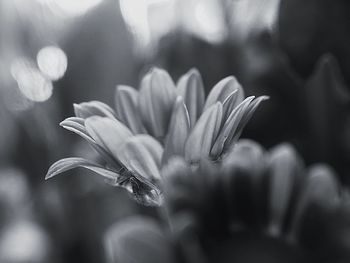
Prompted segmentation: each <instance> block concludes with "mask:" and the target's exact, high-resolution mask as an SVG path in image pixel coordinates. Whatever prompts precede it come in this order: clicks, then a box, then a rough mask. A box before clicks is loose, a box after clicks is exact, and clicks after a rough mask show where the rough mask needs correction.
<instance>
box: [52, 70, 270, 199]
mask: <svg viewBox="0 0 350 263" xmlns="http://www.w3.org/2000/svg"><path fill="white" fill-rule="evenodd" d="M266 98H267V97H265V96H261V97H258V98H256V99H255V97H254V96H251V97H248V98H246V99H244V92H243V89H242V87H241V86H240V84H239V83H238V82H237V80H236V79H235V78H234V77H232V76H231V77H227V78H225V79H223V80H221V81H220V82H219V83H218V84H216V85H215V87H214V88H213V89H212V91H211V92H210V94H209V95H208V97H207V99H206V100H205V96H204V88H203V83H202V80H201V76H200V74H199V72H198V71H197V70H195V69H192V70H190V71H189V72H188V73H187V74H185V75H184V76H182V77H181V78H180V80H179V81H178V84H177V88H176V87H175V84H174V82H173V81H172V79H171V77H170V76H169V75H168V73H167V72H166V71H164V70H161V69H157V68H156V69H153V70H151V71H150V72H149V73H148V74H147V75H146V76H145V77H144V78H143V80H142V82H141V89H140V91H136V90H135V89H133V88H131V87H128V86H118V87H117V90H116V111H114V110H113V109H112V108H110V107H109V106H108V105H106V104H104V103H102V102H98V101H91V102H85V103H81V104H76V105H74V110H75V115H76V117H72V118H68V119H66V120H64V121H63V122H62V123H61V126H62V127H64V128H66V129H67V130H70V131H73V132H75V133H77V134H78V135H80V136H81V137H83V138H84V139H86V140H87V141H88V142H89V143H90V145H91V146H92V147H93V148H94V149H95V150H96V151H97V152H98V153H99V154H100V155H101V157H102V158H103V160H104V162H95V161H89V160H86V159H83V158H67V159H62V160H60V161H58V162H56V163H55V164H53V165H52V166H51V167H50V169H49V171H48V173H47V175H46V178H51V177H53V176H55V175H57V174H59V173H62V172H65V171H67V170H70V169H73V168H76V167H84V168H87V169H90V170H92V171H94V172H95V173H98V174H100V175H102V176H103V177H105V178H106V179H108V180H109V181H110V182H111V183H112V184H113V185H117V186H122V187H125V188H126V189H128V190H129V191H130V192H132V193H133V195H134V196H135V198H136V199H137V200H139V201H141V202H143V203H146V204H153V205H154V204H160V202H161V196H162V195H161V192H162V189H161V181H162V178H161V176H160V172H159V170H160V169H161V167H162V166H163V164H166V163H167V161H168V160H169V158H170V157H172V156H182V157H184V158H185V159H186V161H187V162H188V163H190V164H191V165H194V166H196V165H197V164H198V162H199V161H200V160H201V159H203V158H209V159H211V160H213V161H218V160H221V159H222V158H223V157H224V156H225V155H226V154H227V152H229V150H230V149H231V148H232V146H233V145H234V143H235V142H236V141H237V139H238V137H239V136H240V134H241V132H242V130H243V128H244V126H245V125H246V124H247V122H248V121H249V119H250V118H251V117H252V115H253V113H254V112H255V110H256V109H257V107H258V105H259V104H260V103H261V102H262V101H263V100H265V99H266Z"/></svg>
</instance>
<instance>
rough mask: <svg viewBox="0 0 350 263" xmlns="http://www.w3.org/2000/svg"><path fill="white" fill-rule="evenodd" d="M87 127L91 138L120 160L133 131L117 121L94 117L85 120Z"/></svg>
mask: <svg viewBox="0 0 350 263" xmlns="http://www.w3.org/2000/svg"><path fill="white" fill-rule="evenodd" d="M85 127H86V130H87V131H88V133H89V134H90V135H91V137H92V138H93V139H94V140H95V141H96V142H97V143H98V144H99V145H100V146H102V147H103V148H104V149H106V150H107V151H108V152H110V153H111V154H112V156H113V157H114V158H115V159H116V160H118V154H119V152H120V148H121V146H122V145H123V144H124V143H125V140H126V139H128V138H129V137H131V136H132V133H131V131H130V130H129V129H128V128H127V127H126V126H125V125H124V124H123V123H121V122H120V121H118V120H117V119H111V118H105V117H98V116H93V117H90V118H88V119H86V120H85Z"/></svg>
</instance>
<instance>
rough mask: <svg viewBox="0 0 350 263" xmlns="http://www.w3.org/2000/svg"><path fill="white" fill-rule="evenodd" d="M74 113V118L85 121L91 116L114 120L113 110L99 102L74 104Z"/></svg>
mask: <svg viewBox="0 0 350 263" xmlns="http://www.w3.org/2000/svg"><path fill="white" fill-rule="evenodd" d="M73 106H74V113H75V116H76V117H79V118H82V119H87V118H89V117H91V116H95V115H96V116H101V117H109V118H115V112H114V110H113V109H112V108H111V107H109V106H108V105H107V104H105V103H103V102H101V101H89V102H82V103H79V104H74V105H73Z"/></svg>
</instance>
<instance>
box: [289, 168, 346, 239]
mask: <svg viewBox="0 0 350 263" xmlns="http://www.w3.org/2000/svg"><path fill="white" fill-rule="evenodd" d="M339 190H340V189H339V185H338V182H337V179H336V177H335V174H334V172H333V170H332V169H331V168H330V167H328V166H326V165H315V166H313V167H312V168H311V169H310V171H309V175H308V177H307V179H306V181H305V185H304V186H303V191H302V193H301V194H300V198H299V200H298V203H297V206H296V208H295V213H294V218H293V222H292V226H291V231H290V234H291V235H292V237H294V236H295V235H298V234H299V233H298V232H299V231H298V230H299V227H300V226H301V225H302V224H303V222H302V220H303V218H304V216H305V215H306V213H309V212H312V211H313V209H310V208H313V207H316V208H317V209H322V208H323V209H329V208H331V207H334V206H335V205H336V204H337V201H339Z"/></svg>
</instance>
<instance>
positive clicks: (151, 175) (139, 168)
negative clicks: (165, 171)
mask: <svg viewBox="0 0 350 263" xmlns="http://www.w3.org/2000/svg"><path fill="white" fill-rule="evenodd" d="M118 158H119V160H120V161H121V162H122V163H123V164H124V165H125V167H126V168H127V169H128V170H129V171H130V172H131V173H133V174H134V176H135V177H136V178H137V179H138V180H140V181H141V182H143V183H145V184H147V185H149V186H151V187H152V188H154V183H155V182H157V181H158V180H159V179H160V174H159V169H158V166H157V162H156V160H155V159H154V158H153V155H152V154H151V152H150V151H149V150H148V147H146V146H145V145H144V143H141V142H140V138H138V137H136V136H135V137H130V138H128V139H127V141H126V142H125V144H124V145H123V147H122V149H120V151H119V153H118Z"/></svg>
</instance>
